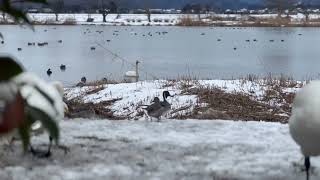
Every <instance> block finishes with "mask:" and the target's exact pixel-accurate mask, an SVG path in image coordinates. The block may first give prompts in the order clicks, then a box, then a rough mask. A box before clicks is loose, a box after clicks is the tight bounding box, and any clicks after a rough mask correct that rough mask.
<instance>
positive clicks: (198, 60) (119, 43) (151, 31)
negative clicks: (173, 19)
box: [0, 25, 320, 84]
mask: <svg viewBox="0 0 320 180" xmlns="http://www.w3.org/2000/svg"><path fill="white" fill-rule="evenodd" d="M1 32H2V34H3V35H4V37H5V42H6V43H5V44H3V45H0V52H5V53H9V54H11V55H13V56H14V57H16V58H17V59H18V60H19V61H21V63H22V64H23V65H24V66H25V67H26V69H27V70H30V71H34V72H36V73H37V74H39V75H40V76H41V77H43V78H47V79H51V80H60V81H63V82H64V83H66V84H74V83H76V82H78V81H79V80H80V78H81V77H82V76H86V77H87V79H89V80H98V79H101V78H104V77H106V78H109V79H122V78H123V75H124V74H125V72H126V71H129V70H134V69H135V61H136V60H139V61H140V62H141V63H140V64H139V71H140V75H141V77H142V79H154V78H160V79H161V78H176V77H178V76H186V75H188V76H192V77H196V78H201V79H208V78H210V79H230V78H237V77H240V76H245V75H247V74H256V75H265V74H268V73H273V74H285V75H288V76H292V77H294V78H296V79H307V78H311V77H317V76H318V72H319V70H318V69H319V68H318V67H319V66H320V61H318V59H317V57H319V55H320V52H319V50H318V46H317V45H316V44H317V43H318V42H320V36H315V34H317V33H318V30H317V29H316V28H259V27H258V28H257V27H255V28H253V27H249V28H233V27H196V28H186V27H171V26H166V27H160V26H152V27H142V26H139V27H134V26H85V25H82V26H35V31H32V30H31V29H29V28H21V27H19V26H9V25H8V26H2V27H1ZM59 40H62V43H61V42H59ZM28 42H30V43H33V42H35V43H36V44H35V46H33V45H31V46H28ZM39 42H40V43H42V42H48V45H46V46H38V45H37V43H39ZM17 48H22V50H21V51H18V50H17ZM93 49H94V50H93ZM61 64H65V65H66V67H67V69H66V71H65V72H62V71H60V69H59V66H60V65H61ZM48 68H51V70H52V71H53V74H52V76H51V77H50V78H49V77H47V74H46V71H47V69H48Z"/></svg>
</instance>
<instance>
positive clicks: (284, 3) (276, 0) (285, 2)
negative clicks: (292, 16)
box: [265, 0, 296, 17]
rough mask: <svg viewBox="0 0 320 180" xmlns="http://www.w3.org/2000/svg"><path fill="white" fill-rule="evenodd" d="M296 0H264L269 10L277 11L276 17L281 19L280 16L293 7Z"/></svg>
mask: <svg viewBox="0 0 320 180" xmlns="http://www.w3.org/2000/svg"><path fill="white" fill-rule="evenodd" d="M295 2H296V0H265V4H266V6H267V7H268V8H270V9H275V10H276V11H277V14H278V17H281V14H283V13H284V11H285V10H287V9H288V10H290V9H292V8H293V7H294V5H295Z"/></svg>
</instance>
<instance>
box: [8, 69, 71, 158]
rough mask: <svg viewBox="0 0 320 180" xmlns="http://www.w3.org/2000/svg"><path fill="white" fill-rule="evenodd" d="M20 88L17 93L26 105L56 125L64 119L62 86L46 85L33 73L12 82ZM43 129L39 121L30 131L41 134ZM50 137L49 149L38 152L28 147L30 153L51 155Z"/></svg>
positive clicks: (54, 83)
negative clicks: (38, 111)
mask: <svg viewBox="0 0 320 180" xmlns="http://www.w3.org/2000/svg"><path fill="white" fill-rule="evenodd" d="M12 81H13V82H14V83H16V84H17V85H18V86H19V87H20V88H19V92H20V94H21V96H22V97H23V99H24V100H25V101H26V103H27V104H28V105H29V106H31V107H34V108H37V109H39V110H41V111H43V112H44V113H46V114H47V115H48V116H49V117H51V118H52V119H53V120H54V121H56V123H57V124H58V123H59V121H61V120H62V119H63V118H64V110H65V104H64V102H63V86H62V84H61V83H60V82H53V83H51V84H50V83H47V82H45V81H44V80H42V79H40V78H39V77H38V76H36V75H35V74H33V73H30V72H25V73H22V74H20V75H18V76H16V77H15V78H13V80H12ZM43 129H44V127H43V126H42V124H41V123H40V122H39V121H36V122H35V123H34V124H33V125H32V127H31V130H32V132H33V133H39V132H40V133H41V132H43ZM52 141H53V139H52V137H49V147H48V150H47V151H46V152H40V151H36V150H34V149H33V147H32V146H31V145H30V151H31V153H33V154H34V155H39V156H40V157H49V156H50V155H51V146H52Z"/></svg>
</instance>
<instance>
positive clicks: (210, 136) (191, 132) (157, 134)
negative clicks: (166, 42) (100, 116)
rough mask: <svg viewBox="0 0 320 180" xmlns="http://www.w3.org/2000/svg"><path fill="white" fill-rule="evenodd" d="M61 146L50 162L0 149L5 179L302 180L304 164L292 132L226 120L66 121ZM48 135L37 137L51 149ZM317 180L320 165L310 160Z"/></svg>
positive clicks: (17, 147) (36, 143) (16, 149)
mask: <svg viewBox="0 0 320 180" xmlns="http://www.w3.org/2000/svg"><path fill="white" fill-rule="evenodd" d="M60 126H61V131H62V137H61V141H60V142H61V143H60V144H62V145H66V146H68V147H69V148H70V152H69V153H68V154H64V152H62V151H61V150H60V149H57V148H56V147H55V148H54V149H53V155H52V157H51V158H49V159H38V158H34V157H32V156H31V155H29V154H27V155H25V156H23V155H22V154H21V148H20V144H19V143H18V142H16V143H15V144H14V145H13V146H12V148H13V150H10V149H9V148H8V147H7V146H0V148H1V151H0V153H1V161H0V167H1V169H0V178H1V180H38V179H48V180H62V179H63V180H89V179H96V180H102V179H140V180H144V179H148V180H149V179H190V180H193V179H228V180H229V179H237V180H256V179H259V180H263V179H266V180H267V179H268V180H269V179H283V180H284V179H287V180H301V179H304V178H305V172H303V171H302V170H301V168H302V167H303V157H302V155H301V153H300V150H299V147H298V146H297V145H296V144H295V143H294V141H293V140H292V139H291V137H290V135H289V130H288V125H284V124H280V123H266V122H242V121H236V122H234V121H221V120H211V121H209V120H203V121H199V120H185V121H180V120H173V119H171V120H163V121H161V122H148V121H109V120H89V119H72V120H68V119H67V120H65V121H62V122H61V124H60ZM47 139H48V137H47V135H41V136H37V137H34V138H33V144H34V146H35V147H38V148H39V147H41V148H46V146H45V145H46V143H47ZM311 161H312V166H313V168H312V173H311V174H312V175H311V178H312V179H319V178H320V170H319V168H320V159H319V158H312V159H311Z"/></svg>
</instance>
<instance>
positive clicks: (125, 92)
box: [65, 80, 300, 118]
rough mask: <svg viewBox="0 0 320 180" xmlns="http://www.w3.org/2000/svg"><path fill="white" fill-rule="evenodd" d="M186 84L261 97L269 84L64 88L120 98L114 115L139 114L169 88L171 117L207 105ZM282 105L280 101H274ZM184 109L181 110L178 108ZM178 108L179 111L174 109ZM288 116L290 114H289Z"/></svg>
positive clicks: (70, 93) (90, 97)
mask: <svg viewBox="0 0 320 180" xmlns="http://www.w3.org/2000/svg"><path fill="white" fill-rule="evenodd" d="M183 86H188V89H189V90H190V89H191V91H192V88H197V87H198V88H199V87H207V88H210V87H217V88H220V89H222V90H224V91H225V92H228V93H236V92H240V93H244V94H248V95H250V96H251V97H252V98H253V99H256V100H260V99H262V98H263V96H264V94H265V93H266V91H267V90H269V89H270V87H269V86H268V85H266V84H265V83H263V82H258V81H247V80H194V81H184V80H180V81H177V82H175V81H167V80H155V81H140V82H138V83H119V84H107V85H103V86H102V88H101V86H85V87H74V88H67V89H65V91H66V94H65V97H66V98H67V99H72V98H75V97H78V98H79V99H81V101H83V102H85V103H88V102H93V103H99V102H102V101H110V100H114V99H120V100H118V101H116V102H115V103H114V104H112V105H111V107H108V108H110V109H111V110H112V111H113V112H114V114H115V115H119V116H126V117H129V118H134V117H136V115H137V113H138V110H139V107H140V105H148V104H150V103H151V101H152V100H153V98H154V97H156V96H158V97H160V99H162V92H163V91H164V90H168V91H169V92H170V93H171V94H172V95H174V97H172V98H171V97H169V98H168V101H169V103H171V104H172V108H171V109H172V111H171V113H169V114H168V115H167V117H168V118H170V117H174V116H175V115H176V113H182V114H187V113H190V112H191V111H192V110H193V108H194V107H195V106H201V107H203V106H206V105H205V104H199V100H198V97H197V96H196V95H193V94H188V93H185V92H183V88H182V87H183ZM97 88H101V89H99V90H98V91H97V92H95V93H89V94H88V92H90V91H91V90H94V89H97ZM299 88H300V87H292V88H283V89H282V90H283V92H296V91H297V90H298V89H299ZM274 105H276V106H277V105H279V104H274ZM181 108H182V109H184V110H183V111H178V112H176V110H178V109H181ZM174 112H176V113H174ZM287 116H288V115H287Z"/></svg>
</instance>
